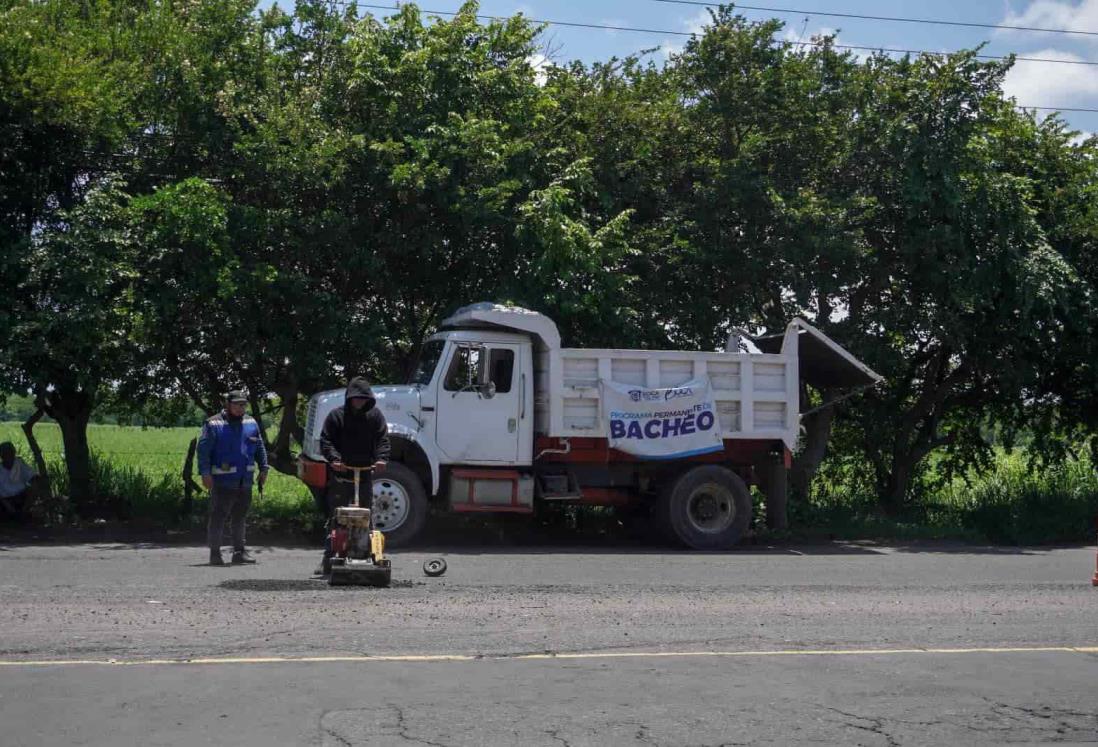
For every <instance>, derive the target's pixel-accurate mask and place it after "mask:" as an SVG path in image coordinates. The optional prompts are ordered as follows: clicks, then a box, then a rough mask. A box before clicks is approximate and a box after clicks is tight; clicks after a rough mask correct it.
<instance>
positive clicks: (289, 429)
mask: <svg viewBox="0 0 1098 747" xmlns="http://www.w3.org/2000/svg"><path fill="white" fill-rule="evenodd" d="M278 396H279V399H281V400H282V417H281V419H280V420H279V422H278V435H277V436H275V440H274V443H273V444H272V445H271V453H270V454H269V455H268V457H269V460H270V463H271V466H272V467H274V468H275V469H276V470H278V471H279V472H282V473H283V474H287V475H296V474H297V464H296V462H295V461H294V454H293V451H292V450H291V449H290V445H291V438H297V437H298V436H297V434H298V433H299V432H300V431H301V428H300V426H298V424H297V399H298V392H297V388H296V387H291V386H287V387H285V388H283V389H281V390H279V392H278Z"/></svg>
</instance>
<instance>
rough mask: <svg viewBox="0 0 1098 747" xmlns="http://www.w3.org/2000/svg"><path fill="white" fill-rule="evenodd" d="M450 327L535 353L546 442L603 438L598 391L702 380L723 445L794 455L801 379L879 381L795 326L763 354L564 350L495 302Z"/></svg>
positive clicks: (465, 311)
mask: <svg viewBox="0 0 1098 747" xmlns="http://www.w3.org/2000/svg"><path fill="white" fill-rule="evenodd" d="M443 328H449V329H477V328H488V329H497V330H498V329H506V330H511V331H515V332H521V333H523V334H526V335H529V336H530V338H531V339H532V340H533V345H534V431H535V434H536V435H538V436H542V437H550V438H578V437H587V438H605V437H606V436H607V433H606V423H607V421H608V418H607V417H606V413H605V412H604V411H603V407H602V397H601V395H600V384H602V383H604V382H615V383H618V384H626V385H634V386H637V387H641V388H646V389H661V388H667V387H673V386H678V385H681V384H684V383H685V382H688V381H692V380H696V379H708V380H709V383H710V386H711V387H712V392H713V399H714V404H715V406H716V409H717V413H718V416H719V420H720V426H721V430H722V432H723V437H724V438H725V439H752V440H762V439H775V440H779V439H780V440H781V441H783V442H784V443H785V444H786V446H787V447H789V448H790V449H792V448H793V447H794V446H795V445H796V442H797V434H798V430H799V427H800V391H801V388H800V384H801V381H806V382H808V383H812V384H814V385H815V386H817V387H819V386H824V387H830V388H835V389H837V390H842V391H846V392H850V391H853V390H857V389H860V388H864V387H867V386H872V385H873V384H875V383H876V382H877V381H880V378H881V377H880V376H878V375H877V374H876V373H874V372H873V371H871V370H870V369H869V368H868V367H867V366H866V365H865V364H863V363H861V362H860V361H858V360H857V359H856V358H854V357H853V356H852V355H850V353H848V352H847V351H846V350H844V349H843V348H842V347H840V346H839V345H838V344H836V343H835V342H834V341H833V340H831V339H830V338H828V337H827V336H826V335H824V334H822V333H821V332H820V331H819V330H817V329H815V328H814V327H813V326H812V325H810V324H808V323H807V322H805V321H804V320H802V319H794V320H793V321H792V322H790V323H789V325H788V326H787V327H786V329H785V330H784V332H782V333H780V334H776V335H770V336H767V337H763V338H759V339H758V340H757V342H758V345H757V346H755V345H752V347H753V348H754V349H755V350H761V351H762V352H742V351H741V349H740V348H739V347H738V346H735V345H730V347H732V348H733V349H732V350H729V351H726V352H709V351H691V350H624V349H598V348H562V347H561V346H560V336H559V333H558V331H557V328H556V325H555V324H553V322H552V321H551V320H550V319H548V318H547V317H545V316H543V315H541V314H538V313H535V312H532V311H528V310H526V309H517V308H514V307H509V306H502V305H499V304H492V303H482V304H473V305H471V306H466V307H464V308H462V309H459V310H458V311H457V312H456V313H455V314H454V315H453V316H451V317H450V318H448V319H447V320H446V321H445V322H443Z"/></svg>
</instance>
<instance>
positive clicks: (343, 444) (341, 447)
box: [320, 376, 389, 568]
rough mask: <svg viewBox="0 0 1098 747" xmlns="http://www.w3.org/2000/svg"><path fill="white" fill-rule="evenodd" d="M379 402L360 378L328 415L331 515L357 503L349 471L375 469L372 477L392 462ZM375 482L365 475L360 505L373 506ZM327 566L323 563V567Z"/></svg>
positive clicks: (327, 545) (325, 448)
mask: <svg viewBox="0 0 1098 747" xmlns="http://www.w3.org/2000/svg"><path fill="white" fill-rule="evenodd" d="M376 405H377V400H376V399H375V398H374V392H373V390H372V389H370V384H369V382H368V381H366V379H364V378H362V377H361V376H357V377H355V378H353V379H351V381H350V382H349V383H348V384H347V396H346V400H345V402H344V404H343V406H342V407H337V408H336V409H334V410H332V411H331V412H330V413H328V417H327V418H325V420H324V428H323V430H322V431H321V433H320V453H321V454H323V455H324V458H325V459H327V460H328V465H329V466H330V467H331V468H332V472H333V473H334V474H333V477H334V478H335V479H334V480H331V481H330V482H329V483H328V493H327V499H328V516H329V517H331V515H332V513H333V512H334V511H335V509H336V507H337V506H346V505H347V504H348V503H351V502H352V501H353V500H354V475H353V473H352V472H351V471H350V470H349V469H347V466H348V465H350V466H352V467H372V468H373V474H378V473H380V472H383V471H384V470H385V463H386V462H388V461H389V426H388V424H387V423H386V422H385V416H384V415H382V414H381V410H379V409H377V407H376ZM373 498H374V489H373V479H372V475H371V473H369V472H363V473H362V476H361V478H360V483H359V502H360V503H361V504H362V505H365V506H367V507H369V506H372V505H373ZM331 554H332V548H331V541H330V539H326V540H325V542H324V559H325V561H326V560H328V559H329V558H331ZM326 565H327V563H324V564H323V566H322V568H323V567H325V566H326Z"/></svg>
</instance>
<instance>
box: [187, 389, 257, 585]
mask: <svg viewBox="0 0 1098 747" xmlns="http://www.w3.org/2000/svg"><path fill="white" fill-rule="evenodd" d="M247 404H248V398H247V397H246V396H245V395H244V392H241V391H232V392H229V394H228V396H227V397H226V398H225V409H224V410H222V411H221V412H219V413H218V414H217V415H214V416H213V417H212V418H210V419H209V420H207V421H206V424H205V425H204V426H202V435H201V436H200V437H199V439H198V474H199V475H201V476H202V484H203V485H205V486H206V490H208V491H209V493H210V519H209V524H208V525H207V529H206V539H207V541H208V543H209V546H210V565H225V561H224V560H223V559H222V557H221V533H222V532H223V531H224V529H225V517H226V516H227V517H229V519H230V523H231V525H232V526H231V529H232V540H233V559H232V562H233V563H234V564H240V563H254V562H255V559H254V558H252V556H251V555H249V554H248V553H247V552H246V551H245V549H244V518H245V517H246V516H247V514H248V507H249V506H251V504H252V479H253V477H254V476H255V475H256V471H257V470H258V473H259V475H258V477H255V479H256V480H257V481H258V483H259V488H260V490H262V489H263V483H265V482H266V481H267V448H266V447H265V446H264V445H263V434H262V433H260V432H259V424H258V423H256V422H255V419H254V418H251V417H249V416H248V415H245V414H244V408H245V407H246V406H247Z"/></svg>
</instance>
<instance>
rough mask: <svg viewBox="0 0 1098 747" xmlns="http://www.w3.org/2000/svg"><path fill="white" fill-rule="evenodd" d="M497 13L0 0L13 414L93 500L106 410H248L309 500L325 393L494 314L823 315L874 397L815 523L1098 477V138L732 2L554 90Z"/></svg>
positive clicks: (2, 275)
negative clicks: (38, 419) (996, 471)
mask: <svg viewBox="0 0 1098 747" xmlns="http://www.w3.org/2000/svg"><path fill="white" fill-rule="evenodd" d="M477 10H478V9H477V5H476V3H475V2H469V3H466V4H465V5H464V6H463V7H462V9H461V11H460V12H459V13H458V14H456V15H455V16H453V17H452V18H445V19H440V18H431V17H428V16H425V15H424V14H423V13H422V12H421V11H420V10H418V9H417V8H416V6H414V5H404V6H402V7H401V8H400V10H399V11H394V12H393V15H391V16H388V17H384V18H381V17H374V16H371V15H368V14H367V15H362V16H361V17H360V16H357V15H356V14H355V12H354V11H353V9H351V8H349V7H344V6H343V5H341V4H333V3H329V2H324V1H322V0H299V1H298V2H297V4H296V5H295V6H294V8H293V9H292V10H286V9H283V8H281V7H279V6H277V5H276V6H274V7H272V8H270V9H266V10H264V9H260V8H258V7H257V5H256V3H255V2H254V0H202V1H201V2H188V3H168V2H163V3H161V2H153V3H149V2H130V1H128V0H102V1H100V2H80V3H33V2H22V1H19V0H2V1H0V282H2V283H3V286H4V288H5V291H6V292H5V294H4V298H3V299H2V300H0V390H3V391H7V392H12V393H19V394H26V393H29V394H30V395H31V396H32V397H33V398H34V399H35V401H36V402H37V403H38V404H39V406H40V407H42V408H43V409H44V411H47V412H48V414H50V415H51V416H53V417H55V418H57V419H58V422H60V423H61V424H62V427H63V429H64V431H65V434H66V454H67V456H68V457H69V461H70V464H69V470H70V477H71V480H70V484H71V485H72V486H73V492H74V495H76V494H79V496H80V497H81V500H88V501H90V500H93V497H92V491H91V489H90V486H89V485H88V480H89V479H90V478H89V477H88V473H87V443H86V437H85V436H84V435H83V434H84V433H85V430H86V425H87V422H88V419H89V417H90V415H91V412H92V411H93V410H94V409H95V408H116V409H121V410H130V411H132V410H141V411H144V412H145V413H146V414H149V415H152V414H155V413H157V412H161V413H171V412H178V411H179V407H180V406H182V403H186V404H187V405H191V404H193V405H196V406H198V407H200V408H202V409H203V410H206V411H211V410H214V409H216V408H217V407H218V406H219V400H220V395H221V394H222V393H223V392H225V391H226V390H228V389H229V388H232V387H235V386H245V387H247V389H248V390H249V391H250V392H251V395H252V397H253V400H254V401H253V404H254V409H255V410H256V412H257V413H258V414H259V416H260V417H261V418H264V419H266V421H267V423H268V424H271V423H273V422H274V421H277V426H278V427H277V428H276V429H274V430H275V431H277V435H276V436H274V443H273V444H272V446H273V457H274V461H275V463H276V465H278V466H280V467H281V468H283V469H289V468H290V465H291V460H292V450H293V447H294V438H295V437H296V435H297V434H299V430H300V426H299V424H298V421H297V415H298V410H299V406H300V403H301V402H302V398H303V397H304V396H307V395H308V394H310V393H312V392H313V391H316V390H318V389H321V388H326V387H330V386H332V385H334V384H336V383H337V382H338V381H340V380H341V379H343V378H344V377H345V376H346V375H348V374H349V373H352V372H353V373H361V374H365V375H368V376H371V377H373V378H376V379H393V378H397V379H403V377H406V376H407V375H408V374H409V373H410V372H411V371H412V369H413V368H414V366H415V364H416V361H417V359H418V356H419V353H420V349H421V345H422V342H423V340H424V337H425V336H426V334H427V333H428V332H429V331H430V330H431V329H432V328H433V327H434V325H436V324H437V322H438V321H439V320H440V319H441V318H443V316H444V315H445V314H446V313H448V312H449V311H451V310H453V309H454V308H455V307H456V306H458V305H461V304H464V303H469V302H472V301H477V300H484V299H493V300H505V301H513V302H516V303H519V304H522V305H525V306H529V307H531V308H534V309H537V310H540V311H543V312H545V313H547V314H549V315H550V316H551V317H552V318H554V320H556V321H557V323H558V324H559V326H560V328H561V330H562V334H563V336H564V338H565V340H566V343H567V344H571V345H587V344H590V345H613V346H617V347H623V346H630V347H702V348H708V349H715V348H719V347H720V346H722V345H723V342H724V340H725V339H726V338H727V336H728V334H729V333H730V332H731V331H732V330H733V329H735V328H748V329H750V330H752V331H757V332H761V331H766V330H770V331H773V330H775V329H780V328H781V327H782V326H783V325H784V324H785V322H787V321H788V319H789V318H790V317H792V316H802V317H805V318H807V319H809V320H810V321H812V322H813V323H814V324H816V325H818V326H820V327H821V328H822V329H824V330H825V331H826V332H827V334H829V335H831V336H833V337H835V338H836V339H837V340H839V341H840V342H841V343H842V344H844V345H846V346H847V347H848V348H849V349H850V350H851V351H853V352H854V353H855V354H856V355H857V356H859V357H860V358H862V359H863V360H865V361H866V362H867V363H868V364H869V365H871V366H872V367H873V368H874V369H875V370H877V371H878V372H880V373H881V374H883V375H884V376H885V379H886V381H885V383H884V384H883V385H882V386H880V387H878V388H876V389H875V390H873V391H871V392H869V393H867V394H866V395H865V396H864V397H861V398H859V399H856V400H851V401H848V402H846V403H844V405H843V406H841V407H839V408H832V409H827V410H823V411H821V412H819V413H816V414H814V415H813V416H810V417H809V418H807V419H806V421H805V435H804V444H803V447H802V449H801V451H800V452H799V453H798V456H797V463H796V464H795V475H794V477H795V483H794V484H795V486H796V487H797V488H798V489H799V490H800V491H802V492H804V491H806V490H808V489H809V487H808V486H809V484H810V480H811V478H812V475H813V474H814V473H815V472H816V470H817V469H819V468H820V465H821V464H822V463H824V461H825V460H826V459H830V460H831V462H832V463H835V464H840V463H843V464H849V465H854V467H853V468H852V470H851V472H850V474H852V475H854V477H853V478H852V479H853V480H855V481H857V482H859V484H860V486H861V487H862V488H864V489H866V490H872V491H873V492H874V493H875V494H876V495H877V496H879V498H880V500H881V502H882V505H884V506H885V507H886V508H889V509H899V508H902V507H903V506H904V505H905V504H907V503H908V502H910V501H911V500H913V499H914V498H916V497H917V494H918V486H919V484H920V482H921V481H922V480H924V479H925V478H927V477H928V473H927V470H928V465H929V463H930V462H929V460H928V458H929V457H930V456H931V455H932V454H933V455H937V457H940V458H936V459H935V463H936V465H937V467H938V470H939V472H943V471H944V472H949V471H951V470H952V471H960V470H965V469H969V468H972V467H977V468H979V467H980V466H981V465H982V464H985V463H986V461H987V459H988V455H989V454H990V449H991V448H992V447H993V446H994V445H995V444H997V443H999V444H1001V443H1007V444H1010V443H1013V442H1014V441H1016V440H1017V439H1018V438H1019V437H1022V436H1024V437H1025V438H1026V439H1027V440H1028V442H1029V443H1030V444H1031V446H1032V448H1033V451H1034V454H1036V455H1037V456H1039V457H1042V458H1047V459H1056V458H1060V457H1062V456H1063V455H1064V454H1066V453H1069V452H1071V451H1072V450H1076V449H1078V448H1080V447H1082V446H1085V445H1088V444H1089V446H1090V448H1091V449H1094V450H1095V451H1096V453H1098V438H1096V436H1095V434H1096V432H1098V371H1096V369H1095V363H1094V361H1095V360H1096V359H1098V357H1096V353H1098V350H1096V343H1095V339H1096V335H1095V320H1096V319H1098V297H1096V294H1095V283H1096V282H1098V271H1096V269H1095V268H1096V267H1098V256H1096V252H1098V142H1096V140H1095V139H1094V138H1091V139H1090V140H1089V141H1086V142H1078V141H1077V139H1076V137H1075V136H1076V133H1073V132H1071V130H1070V129H1069V128H1068V127H1067V126H1066V125H1065V124H1064V122H1063V121H1062V120H1060V119H1059V118H1057V117H1056V116H1052V117H1048V118H1046V119H1039V118H1038V117H1037V116H1036V115H1035V114H1034V113H1032V112H1025V111H1019V110H1018V109H1017V108H1016V107H1015V106H1014V104H1013V102H1012V101H1010V100H1008V99H1007V98H1005V97H1004V94H1003V91H1002V81H1003V77H1004V75H1005V74H1006V72H1007V70H1008V69H1009V68H1010V64H1011V63H1010V61H1009V60H1008V61H1002V62H984V61H981V60H980V59H979V58H978V57H977V50H969V51H962V52H958V53H955V54H951V55H945V56H938V55H935V56H930V55H927V56H914V57H912V56H907V57H903V58H899V59H897V58H894V57H890V56H887V55H884V54H877V55H873V56H870V57H868V58H866V59H859V58H856V57H854V56H852V55H850V54H848V53H843V52H840V51H839V50H837V49H835V48H834V47H833V46H832V45H831V42H832V40H831V39H827V38H823V39H818V40H816V41H817V42H819V43H818V44H815V45H812V46H804V45H793V44H790V43H788V42H785V41H782V34H781V31H782V26H781V24H780V23H779V22H777V21H764V22H754V21H749V20H747V19H746V18H744V17H743V16H740V15H737V14H736V12H735V10H734V8H732V7H731V6H725V7H721V8H719V9H716V10H714V11H712V14H711V19H710V22H709V23H708V24H707V25H706V27H705V29H704V30H703V31H702V32H701V33H700V34H699V35H697V36H695V37H694V38H692V39H691V40H690V41H689V42H688V43H687V44H686V45H685V46H684V48H683V49H682V51H681V52H679V53H677V54H674V55H672V56H671V59H670V60H669V61H668V62H667V63H666V64H656V63H655V62H654V61H652V60H651V58H650V57H649V56H645V55H639V56H637V57H633V58H628V59H620V60H619V59H614V60H609V61H605V62H600V63H594V64H590V65H588V64H583V63H580V62H565V61H557V62H556V64H551V65H549V66H548V67H547V68H544V69H542V68H538V67H536V66H535V65H534V60H535V59H536V58H537V55H538V54H539V51H540V49H541V44H542V39H543V33H544V30H543V29H542V28H540V27H539V26H538V25H536V24H534V23H532V22H530V21H529V20H528V19H526V18H525V17H523V16H521V15H520V16H515V17H513V18H509V19H504V20H493V21H481V20H478V18H477ZM826 396H828V393H827V392H816V391H811V390H808V389H806V390H805V391H804V392H803V393H802V397H803V398H804V400H805V401H806V402H818V401H820V400H821V398H822V397H826ZM173 408H174V409H173ZM165 417H167V415H166V414H165ZM81 453H83V455H84V456H83V457H80V454H81ZM829 454H830V457H829V456H828V455H829ZM944 472H943V473H944Z"/></svg>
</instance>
